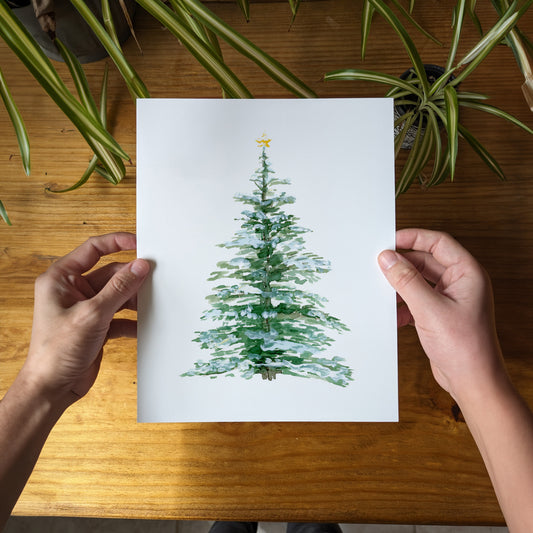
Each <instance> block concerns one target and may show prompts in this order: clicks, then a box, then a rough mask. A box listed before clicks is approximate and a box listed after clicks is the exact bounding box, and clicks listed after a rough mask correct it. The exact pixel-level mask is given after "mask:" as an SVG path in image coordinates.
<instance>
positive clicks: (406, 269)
mask: <svg viewBox="0 0 533 533" xmlns="http://www.w3.org/2000/svg"><path fill="white" fill-rule="evenodd" d="M378 262H379V266H380V267H381V270H382V271H383V274H385V277H386V278H387V280H388V282H389V283H390V284H391V285H392V287H393V288H394V289H395V290H396V292H397V293H398V294H399V295H400V296H401V298H402V299H403V301H404V302H405V303H406V304H407V306H408V307H409V309H410V310H411V313H412V315H413V316H414V317H416V314H417V311H420V312H423V311H424V310H425V309H427V308H428V307H431V306H437V305H439V299H438V296H437V295H436V293H435V292H434V291H433V289H432V288H431V286H430V285H429V284H428V283H427V282H426V280H425V279H424V278H423V276H422V274H421V273H420V272H419V271H418V270H417V269H416V267H415V266H414V265H413V264H412V263H410V262H409V261H408V260H407V259H406V258H405V257H403V256H402V255H401V254H399V253H398V252H395V251H393V250H385V251H383V252H381V253H380V254H379V256H378Z"/></svg>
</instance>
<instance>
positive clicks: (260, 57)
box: [138, 0, 316, 98]
mask: <svg viewBox="0 0 533 533" xmlns="http://www.w3.org/2000/svg"><path fill="white" fill-rule="evenodd" d="M138 1H139V0H138ZM145 1H146V0H144V2H145ZM182 1H183V4H184V5H185V6H186V7H187V9H188V10H189V11H190V12H191V14H192V15H194V16H195V17H196V18H197V19H198V20H199V21H201V22H202V24H204V25H205V26H207V27H208V28H210V29H211V30H212V31H214V32H215V33H216V34H217V35H218V36H219V37H221V38H222V39H224V40H225V41H226V42H227V43H228V44H229V45H230V46H232V47H233V48H234V49H235V50H237V52H239V53H240V54H242V55H243V56H245V57H247V58H249V59H250V60H252V61H253V62H254V63H256V64H257V65H258V66H259V67H260V68H262V69H263V70H264V71H265V72H266V73H267V74H268V75H269V76H270V77H271V78H272V79H273V80H275V81H276V82H277V83H279V84H280V85H281V86H282V87H285V88H286V89H288V90H289V91H291V92H293V93H294V94H296V95H297V96H300V97H303V98H315V97H316V94H315V93H314V91H312V90H311V89H310V88H309V87H308V86H307V85H306V84H305V83H303V82H302V81H301V80H300V79H299V78H297V77H296V76H295V75H294V74H293V73H292V72H291V71H290V70H288V69H287V68H285V67H284V66H283V65H282V64H281V63H279V61H277V60H276V59H274V58H273V57H271V56H269V55H268V54H267V53H265V52H263V50H261V49H260V48H258V47H257V46H256V45H255V44H253V43H252V42H251V41H249V40H248V39H247V38H246V37H244V36H242V35H241V34H240V33H238V32H236V31H235V30H233V29H232V28H231V27H230V26H228V25H227V24H226V23H225V22H224V21H223V20H222V19H220V18H219V17H218V16H217V15H215V14H214V13H213V12H212V11H210V10H209V9H207V8H206V7H205V6H204V5H203V4H202V3H201V2H199V1H198V0H182Z"/></svg>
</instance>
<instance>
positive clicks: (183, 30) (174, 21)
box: [137, 0, 252, 98]
mask: <svg viewBox="0 0 533 533" xmlns="http://www.w3.org/2000/svg"><path fill="white" fill-rule="evenodd" d="M137 3H138V4H139V5H140V6H141V7H142V8H143V9H145V10H146V11H147V12H148V13H150V15H152V16H153V17H154V18H155V19H156V20H158V21H159V22H160V23H161V24H162V25H163V26H165V27H166V28H167V29H168V30H169V31H170V32H171V33H172V34H173V35H174V36H175V37H177V38H178V39H179V40H180V42H181V43H182V44H183V45H184V46H185V47H186V48H187V50H189V52H190V53H191V54H192V55H193V56H194V57H195V58H196V60H197V61H198V62H199V63H200V64H201V65H202V66H203V67H204V68H205V69H206V70H207V71H208V72H209V73H210V74H211V75H212V76H213V77H214V78H215V79H216V80H217V81H218V83H219V84H220V86H221V87H222V88H223V89H224V91H225V92H226V93H227V94H228V96H230V97H231V98H252V94H251V93H250V91H249V90H248V89H247V88H246V87H245V86H244V84H243V83H242V82H241V81H240V80H239V78H237V76H235V74H234V73H233V72H232V71H231V69H230V68H229V67H228V66H227V65H226V64H225V63H224V62H223V61H221V60H220V58H219V57H218V56H217V54H216V53H215V52H213V50H212V49H211V47H210V46H208V45H207V44H206V43H205V42H204V41H203V40H202V39H200V38H199V37H198V36H197V35H196V34H195V33H194V32H193V31H191V30H190V29H189V28H188V27H187V26H186V25H185V24H184V23H183V22H182V21H181V19H180V17H179V16H178V15H177V14H176V13H175V12H174V11H172V10H171V9H170V8H168V7H167V6H166V5H165V4H163V3H162V2H159V1H157V2H154V1H152V0H137ZM182 4H183V5H184V6H186V7H187V8H188V4H185V3H184V2H182ZM202 23H203V21H202Z"/></svg>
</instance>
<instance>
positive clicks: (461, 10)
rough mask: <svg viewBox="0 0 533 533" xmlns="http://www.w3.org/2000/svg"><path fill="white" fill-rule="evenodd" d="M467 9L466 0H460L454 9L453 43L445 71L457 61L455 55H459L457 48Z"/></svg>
mask: <svg viewBox="0 0 533 533" xmlns="http://www.w3.org/2000/svg"><path fill="white" fill-rule="evenodd" d="M465 8H466V0H459V1H458V2H457V4H456V5H455V8H454V24H453V35H452V43H451V45H450V53H449V54H448V60H447V61H446V66H445V67H444V70H446V71H448V70H450V69H451V68H452V65H453V62H454V61H455V54H456V53H457V48H458V47H459V39H460V37H461V29H462V28H463V20H464V18H465Z"/></svg>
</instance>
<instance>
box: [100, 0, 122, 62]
mask: <svg viewBox="0 0 533 533" xmlns="http://www.w3.org/2000/svg"><path fill="white" fill-rule="evenodd" d="M101 6H102V19H103V21H104V27H105V29H106V31H107V33H108V34H109V36H110V37H111V39H113V42H114V43H115V46H116V47H117V48H118V49H119V50H120V51H121V52H122V48H121V46H120V40H119V38H118V35H117V29H116V27H115V21H114V20H113V15H112V14H111V6H110V5H109V0H102V2H101Z"/></svg>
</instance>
